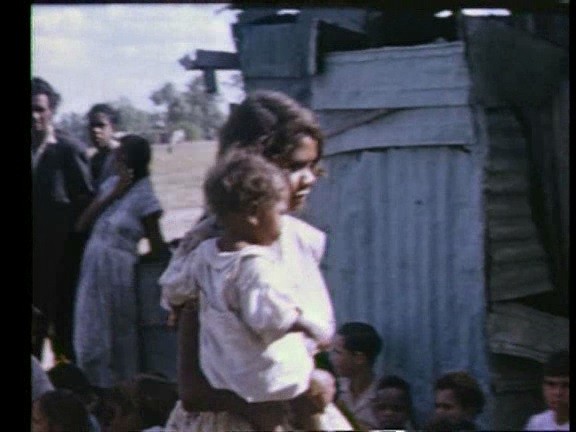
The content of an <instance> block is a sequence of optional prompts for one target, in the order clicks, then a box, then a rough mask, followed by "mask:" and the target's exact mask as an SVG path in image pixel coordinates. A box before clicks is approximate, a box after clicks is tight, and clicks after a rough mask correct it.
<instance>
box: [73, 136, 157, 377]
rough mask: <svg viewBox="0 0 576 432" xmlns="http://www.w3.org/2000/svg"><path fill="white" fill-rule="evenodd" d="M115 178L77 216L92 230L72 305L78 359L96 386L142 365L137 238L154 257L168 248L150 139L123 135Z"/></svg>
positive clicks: (132, 372) (80, 229)
mask: <svg viewBox="0 0 576 432" xmlns="http://www.w3.org/2000/svg"><path fill="white" fill-rule="evenodd" d="M114 154H115V166H116V170H117V171H116V172H117V175H114V176H111V177H109V178H108V179H107V180H106V181H105V182H104V183H103V184H102V186H101V187H100V189H99V190H98V195H97V196H96V197H95V198H94V200H93V201H92V203H90V205H89V206H88V207H87V208H86V210H85V211H84V212H83V213H82V215H81V216H80V217H79V218H78V221H77V224H76V229H77V230H78V232H90V238H89V240H88V243H87V245H86V249H85V251H84V256H83V257H82V265H81V270H80V277H79V280H78V288H77V294H76V302H75V322H74V349H75V352H76V358H77V362H76V364H77V365H78V366H79V367H80V368H81V369H82V371H83V372H84V373H85V374H86V377H87V378H88V380H89V381H90V383H91V384H92V385H94V386H97V387H108V388H109V387H112V386H114V385H115V384H117V383H118V382H120V381H122V380H124V379H128V378H131V377H132V376H134V375H135V374H136V373H137V372H138V371H139V367H140V363H139V361H140V358H139V340H138V329H139V322H138V310H137V294H136V288H135V283H136V280H135V275H134V271H135V264H136V263H137V262H138V260H139V259H140V255H139V253H138V243H139V242H140V240H142V239H143V238H146V239H147V240H148V243H149V245H150V253H149V256H150V257H157V256H161V255H162V254H163V253H167V252H168V248H167V245H166V244H165V242H164V238H163V236H162V232H161V230H160V226H159V220H160V217H161V215H162V207H161V204H160V201H159V200H158V197H157V195H156V193H155V191H154V187H153V185H152V181H151V180H150V163H151V159H152V149H151V146H150V143H149V142H148V140H146V139H144V138H142V137H141V136H138V135H125V136H123V137H122V138H121V139H120V146H119V147H118V148H117V149H116V150H115V151H114Z"/></svg>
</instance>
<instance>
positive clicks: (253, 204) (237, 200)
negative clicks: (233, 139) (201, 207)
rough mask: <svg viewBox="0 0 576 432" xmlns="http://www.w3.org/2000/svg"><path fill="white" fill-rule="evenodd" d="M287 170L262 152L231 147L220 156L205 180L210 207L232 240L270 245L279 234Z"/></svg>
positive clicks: (287, 191) (284, 206)
mask: <svg viewBox="0 0 576 432" xmlns="http://www.w3.org/2000/svg"><path fill="white" fill-rule="evenodd" d="M289 195H290V191H289V186H288V182H287V177H286V174H285V173H284V172H283V171H282V170H281V169H280V168H278V167H277V166H276V165H274V164H273V163H271V162H268V161H267V160H266V159H264V158H263V157H262V156H259V155H256V154H252V153H248V152H246V151H239V150H238V151H231V152H230V154H228V155H226V156H223V157H221V158H219V160H218V162H217V163H216V165H215V166H214V167H212V168H211V169H210V170H209V171H208V173H207V175H206V180H205V181H204V196H205V197H206V202H207V205H208V208H209V210H210V211H211V212H212V213H213V214H214V215H215V216H216V217H217V218H218V220H219V222H220V223H221V224H222V226H223V227H224V231H225V235H227V236H228V238H230V239H233V240H235V241H243V242H247V243H250V244H259V245H269V244H271V243H273V242H274V241H275V240H276V239H277V238H278V237H279V236H280V230H281V216H282V214H284V213H285V212H286V211H287V210H288V200H289Z"/></svg>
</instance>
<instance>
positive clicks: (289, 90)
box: [244, 77, 311, 106]
mask: <svg viewBox="0 0 576 432" xmlns="http://www.w3.org/2000/svg"><path fill="white" fill-rule="evenodd" d="M310 80H311V78H310V77H303V78H248V77H245V78H244V88H245V90H246V91H247V92H252V91H254V90H257V89H267V90H277V91H281V92H283V93H286V94H287V95H288V96H290V97H292V98H294V99H296V100H297V101H298V102H300V103H301V104H303V105H304V106H310V97H311V93H310Z"/></svg>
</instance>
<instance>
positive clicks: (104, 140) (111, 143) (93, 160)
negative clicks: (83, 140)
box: [86, 104, 120, 189]
mask: <svg viewBox="0 0 576 432" xmlns="http://www.w3.org/2000/svg"><path fill="white" fill-rule="evenodd" d="M86 118H87V120H88V132H89V135H90V141H91V143H92V146H93V149H91V154H90V172H91V174H92V178H93V179H94V186H95V188H96V189H98V188H99V187H100V185H101V184H102V183H103V182H104V181H105V180H106V179H107V178H108V177H110V176H112V175H114V174H116V172H115V171H114V152H113V150H114V149H115V148H117V147H118V146H119V145H120V144H119V143H118V141H117V140H116V137H115V134H116V130H117V128H118V125H119V123H120V113H119V112H118V111H117V110H115V109H114V108H112V107H111V106H110V105H108V104H96V105H93V106H92V108H90V110H89V111H88V114H86Z"/></svg>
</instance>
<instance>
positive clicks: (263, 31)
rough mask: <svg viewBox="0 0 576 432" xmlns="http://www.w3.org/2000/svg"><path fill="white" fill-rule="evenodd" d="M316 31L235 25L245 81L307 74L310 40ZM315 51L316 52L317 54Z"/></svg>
mask: <svg viewBox="0 0 576 432" xmlns="http://www.w3.org/2000/svg"><path fill="white" fill-rule="evenodd" d="M312 31H315V28H311V27H310V25H304V24H302V25H300V24H299V23H289V24H273V25H249V24H247V25H237V24H236V25H235V26H234V34H235V37H236V39H237V50H238V53H239V56H240V64H241V65H242V74H243V75H244V77H245V78H296V77H304V76H306V75H307V74H308V70H309V61H308V58H309V56H310V55H311V52H312V51H311V50H312V49H313V48H314V47H313V46H310V44H309V43H308V41H309V40H310V38H311V32H312ZM314 52H315V51H314Z"/></svg>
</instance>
